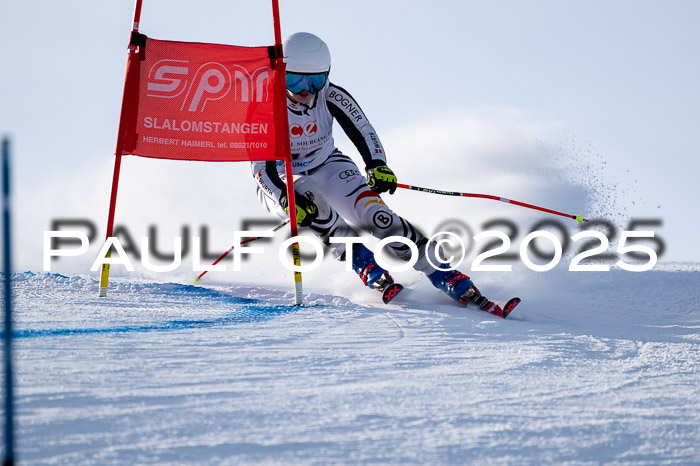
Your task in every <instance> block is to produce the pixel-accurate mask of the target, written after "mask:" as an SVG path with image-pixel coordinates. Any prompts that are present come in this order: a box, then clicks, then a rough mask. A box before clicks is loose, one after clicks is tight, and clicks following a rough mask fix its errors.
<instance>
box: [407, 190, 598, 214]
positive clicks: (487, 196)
mask: <svg viewBox="0 0 700 466" xmlns="http://www.w3.org/2000/svg"><path fill="white" fill-rule="evenodd" d="M396 187H398V188H402V189H410V190H412V191H420V192H422V193H430V194H441V195H443V196H459V197H476V198H479V199H492V200H494V201H501V202H506V203H508V204H513V205H517V206H520V207H526V208H528V209H534V210H539V211H541V212H547V213H549V214H554V215H561V216H562V217H567V218H572V219H574V220H576V221H577V222H578V223H581V222H587V221H588V219H585V218H583V216H582V215H571V214H565V213H564V212H558V211H556V210H551V209H546V208H544V207H539V206H536V205H532V204H526V203H525V202H520V201H514V200H511V199H506V198H505V197H500V196H492V195H490V194H475V193H460V192H456V191H441V190H439V189H431V188H421V187H420V186H411V185H408V184H401V183H397V184H396Z"/></svg>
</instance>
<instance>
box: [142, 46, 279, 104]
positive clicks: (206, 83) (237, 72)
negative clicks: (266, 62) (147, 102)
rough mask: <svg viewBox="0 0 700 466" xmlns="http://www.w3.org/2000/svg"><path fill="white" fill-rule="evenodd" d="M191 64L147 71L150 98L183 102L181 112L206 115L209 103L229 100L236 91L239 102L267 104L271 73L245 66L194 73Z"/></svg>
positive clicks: (212, 66)
mask: <svg viewBox="0 0 700 466" xmlns="http://www.w3.org/2000/svg"><path fill="white" fill-rule="evenodd" d="M189 63H190V62H189V61H188V60H171V59H165V60H160V61H159V62H157V63H155V64H154V65H153V66H152V67H151V69H150V70H149V71H148V82H147V94H146V95H147V96H148V97H156V98H162V99H176V98H179V99H182V105H181V106H180V110H187V111H188V112H197V111H199V112H203V111H204V107H205V106H206V105H207V102H209V101H213V100H220V99H223V98H224V97H226V96H227V95H228V94H229V93H230V92H231V89H232V88H233V96H232V99H233V100H234V101H236V102H251V101H254V102H267V101H268V99H269V92H268V84H269V73H268V70H267V68H258V69H257V70H254V71H253V72H252V73H251V72H249V71H248V70H247V69H245V68H244V67H242V66H239V65H233V66H231V68H230V69H229V68H226V67H225V66H224V65H222V64H221V63H217V62H209V63H205V64H203V65H201V66H200V67H199V68H197V69H194V68H193V67H191V66H190V65H189Z"/></svg>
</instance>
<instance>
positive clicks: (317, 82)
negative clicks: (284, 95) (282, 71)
mask: <svg viewBox="0 0 700 466" xmlns="http://www.w3.org/2000/svg"><path fill="white" fill-rule="evenodd" d="M327 79H328V71H326V72H324V73H315V74H300V73H287V89H289V91H290V92H291V93H292V94H300V93H302V92H304V91H307V92H309V93H311V94H316V93H317V92H318V91H320V90H321V89H323V86H325V85H326V80H327Z"/></svg>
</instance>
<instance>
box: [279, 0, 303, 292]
mask: <svg viewBox="0 0 700 466" xmlns="http://www.w3.org/2000/svg"><path fill="white" fill-rule="evenodd" d="M272 20H273V22H274V29H275V48H276V49H277V53H276V58H275V65H276V68H277V76H278V78H277V79H275V85H276V86H278V87H279V89H277V95H279V96H282V97H283V98H284V101H283V102H284V105H283V106H282V105H280V106H279V107H278V108H279V111H277V108H276V109H275V110H276V111H275V119H276V120H277V121H276V124H278V125H281V126H282V128H284V137H283V138H282V141H281V142H282V155H283V156H284V173H285V180H286V183H287V205H288V206H289V208H288V210H289V226H290V228H291V230H292V237H293V238H294V237H296V236H298V231H297V209H296V205H297V204H296V199H295V196H294V174H293V172H292V150H291V147H290V142H289V119H288V118H287V85H286V83H285V79H284V77H285V70H286V66H287V65H286V64H285V63H284V51H283V50H282V31H281V29H280V8H279V3H278V1H277V0H272ZM279 76H281V78H279ZM292 258H293V261H294V266H295V267H300V266H301V253H300V252H299V243H298V242H295V243H293V244H292ZM302 304H303V297H302V284H301V272H299V271H298V270H295V271H294V305H296V306H301V305H302Z"/></svg>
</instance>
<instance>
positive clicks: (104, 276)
mask: <svg viewBox="0 0 700 466" xmlns="http://www.w3.org/2000/svg"><path fill="white" fill-rule="evenodd" d="M141 5H142V0H136V3H135V5H134V22H133V23H132V29H131V33H132V35H133V34H134V33H138V32H139V23H140V21H141ZM128 49H129V57H128V60H127V68H126V77H125V78H124V94H123V97H122V99H123V101H122V110H121V114H120V116H119V129H118V130H117V149H116V151H115V154H116V158H115V159H114V173H113V174H112V192H111V195H110V198H109V213H108V216H107V233H106V238H105V241H107V240H108V239H109V238H110V237H111V236H112V232H113V228H114V212H115V209H116V205H117V190H118V187H119V172H120V170H121V164H122V153H123V152H124V147H125V145H126V142H125V132H126V131H127V130H126V127H127V126H129V124H130V120H129V115H128V114H129V113H130V111H133V110H134V107H133V105H132V106H129V105H128V104H127V103H126V102H127V100H128V96H130V95H133V93H134V92H135V93H136V95H138V87H136V89H134V88H133V84H131V86H130V85H129V79H128V78H129V75H130V74H132V75H134V74H135V75H136V76H138V73H139V71H138V69H139V61H138V58H137V57H136V46H135V45H133V44H131V43H130V44H129V47H128ZM132 82H136V83H138V78H135V79H133V78H132ZM125 108H126V109H127V110H126V111H125ZM110 256H111V251H107V256H106V257H107V258H109V257H110ZM108 286H109V264H102V269H101V271H100V290H99V293H98V296H100V297H105V296H107V287H108Z"/></svg>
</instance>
